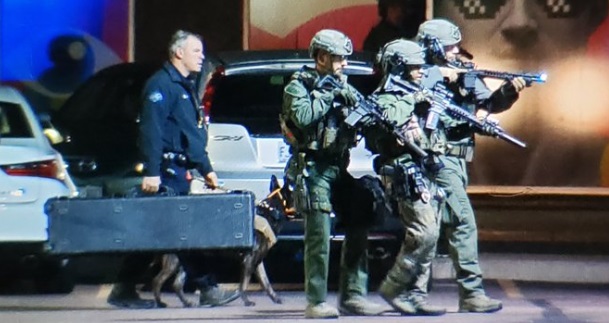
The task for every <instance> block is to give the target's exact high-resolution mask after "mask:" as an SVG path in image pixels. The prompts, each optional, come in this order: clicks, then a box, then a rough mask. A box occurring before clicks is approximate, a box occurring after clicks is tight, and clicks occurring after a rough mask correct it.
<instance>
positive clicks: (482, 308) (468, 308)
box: [459, 295, 503, 313]
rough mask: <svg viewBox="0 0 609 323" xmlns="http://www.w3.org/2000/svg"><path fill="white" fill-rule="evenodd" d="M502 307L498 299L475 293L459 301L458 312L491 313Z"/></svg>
mask: <svg viewBox="0 0 609 323" xmlns="http://www.w3.org/2000/svg"><path fill="white" fill-rule="evenodd" d="M502 308H503V304H502V303H501V301H500V300H497V299H492V298H490V297H488V296H486V295H475V296H471V297H467V298H464V299H461V300H460V301H459V312H462V313H463V312H475V313H492V312H497V311H498V310H500V309H502Z"/></svg>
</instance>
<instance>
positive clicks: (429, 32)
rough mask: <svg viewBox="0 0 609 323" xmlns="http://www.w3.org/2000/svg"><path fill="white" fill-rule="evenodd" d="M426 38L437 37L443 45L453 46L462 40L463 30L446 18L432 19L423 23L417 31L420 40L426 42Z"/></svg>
mask: <svg viewBox="0 0 609 323" xmlns="http://www.w3.org/2000/svg"><path fill="white" fill-rule="evenodd" d="M426 38H435V39H437V40H438V41H439V42H440V44H441V45H442V46H452V45H456V44H458V43H459V42H461V31H460V30H459V27H457V25H455V24H453V23H452V22H450V21H448V20H446V19H432V20H428V21H426V22H424V23H422V24H421V25H420V26H419V31H418V32H417V37H416V39H417V41H418V42H424V41H425V39H426Z"/></svg>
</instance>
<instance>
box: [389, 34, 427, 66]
mask: <svg viewBox="0 0 609 323" xmlns="http://www.w3.org/2000/svg"><path fill="white" fill-rule="evenodd" d="M377 61H378V62H379V63H380V64H381V67H382V68H383V71H385V73H396V68H398V67H400V68H401V69H403V67H404V66H405V65H423V64H425V49H424V48H423V47H421V45H419V44H418V43H416V42H413V41H410V40H405V39H396V40H393V41H390V42H388V43H387V44H385V46H383V48H382V49H381V51H380V52H379V53H378V55H377Z"/></svg>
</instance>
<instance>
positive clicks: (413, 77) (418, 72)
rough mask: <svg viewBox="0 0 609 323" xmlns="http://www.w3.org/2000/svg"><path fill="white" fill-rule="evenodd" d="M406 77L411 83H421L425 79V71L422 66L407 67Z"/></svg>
mask: <svg viewBox="0 0 609 323" xmlns="http://www.w3.org/2000/svg"><path fill="white" fill-rule="evenodd" d="M404 75H405V76H406V77H407V78H408V80H409V81H412V82H414V83H417V84H418V83H420V82H421V79H422V78H423V70H422V66H421V65H407V66H406V71H405V73H404Z"/></svg>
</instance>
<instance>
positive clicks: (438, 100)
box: [389, 76, 527, 148]
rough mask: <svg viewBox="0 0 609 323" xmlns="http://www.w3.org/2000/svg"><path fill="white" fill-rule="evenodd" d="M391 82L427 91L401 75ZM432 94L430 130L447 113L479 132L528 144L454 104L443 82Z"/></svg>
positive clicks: (414, 91)
mask: <svg viewBox="0 0 609 323" xmlns="http://www.w3.org/2000/svg"><path fill="white" fill-rule="evenodd" d="M389 82H390V83H392V85H394V86H398V87H401V88H403V89H405V90H406V91H408V92H411V93H417V92H425V91H427V90H426V89H423V88H422V87H421V86H418V85H415V84H412V83H410V82H406V81H404V80H402V78H401V77H399V76H392V77H390V78H389ZM431 94H432V97H431V98H430V100H429V101H430V103H431V108H430V109H429V112H428V116H427V120H426V122H425V128H427V129H430V130H433V129H435V128H436V126H437V123H438V120H439V117H440V115H441V114H444V113H446V114H448V115H450V116H451V117H453V118H457V119H460V120H463V121H465V122H467V124H468V125H469V126H470V127H472V128H474V129H475V130H476V131H478V132H482V133H488V134H489V135H491V136H493V137H497V138H499V139H502V140H504V141H507V142H508V143H510V144H513V145H515V146H518V147H520V148H525V147H526V146H527V145H526V143H524V142H522V141H521V140H519V139H517V138H515V137H513V136H511V135H509V134H507V133H505V131H504V130H503V128H501V127H500V126H499V125H498V124H497V123H495V122H492V121H489V120H487V119H483V120H480V119H478V117H476V115H474V114H472V113H469V112H468V111H466V110H464V109H462V108H461V107H459V106H458V105H456V104H454V103H453V102H452V101H451V100H452V96H453V94H452V93H451V92H450V91H448V89H446V87H445V86H444V85H443V84H441V83H438V84H436V86H435V87H434V88H433V89H432V90H431Z"/></svg>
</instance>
